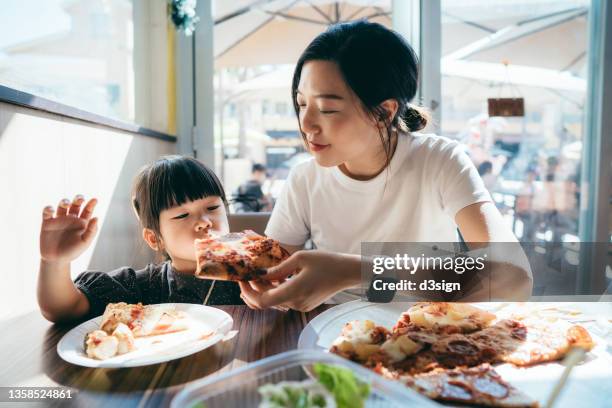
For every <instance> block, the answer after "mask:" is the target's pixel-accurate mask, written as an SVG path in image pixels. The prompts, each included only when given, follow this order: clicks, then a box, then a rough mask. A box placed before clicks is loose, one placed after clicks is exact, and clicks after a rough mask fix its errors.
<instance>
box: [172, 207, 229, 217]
mask: <svg viewBox="0 0 612 408" xmlns="http://www.w3.org/2000/svg"><path fill="white" fill-rule="evenodd" d="M219 207H221V206H220V205H212V206H210V207H206V210H207V211H215V210H216V209H218V208H219ZM187 217H189V213H184V214H180V215H177V216H176V217H172V219H173V220H180V219H183V218H187Z"/></svg>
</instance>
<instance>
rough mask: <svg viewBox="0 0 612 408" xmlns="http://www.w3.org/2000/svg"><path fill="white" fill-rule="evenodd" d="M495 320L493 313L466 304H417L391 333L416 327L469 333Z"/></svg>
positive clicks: (444, 331)
mask: <svg viewBox="0 0 612 408" xmlns="http://www.w3.org/2000/svg"><path fill="white" fill-rule="evenodd" d="M495 319H496V316H495V315H494V314H493V313H490V312H487V311H486V310H482V309H480V308H477V307H475V306H472V305H470V304H467V303H449V302H419V303H416V304H414V306H412V307H411V308H409V309H408V310H407V311H405V312H404V313H402V315H401V316H400V318H399V319H398V321H397V323H396V324H395V326H394V327H393V329H392V332H393V333H402V332H405V331H406V330H407V329H408V327H409V326H410V325H416V326H419V327H423V328H426V329H432V330H434V331H435V332H443V333H449V334H450V333H469V332H473V331H477V330H481V329H483V328H485V327H488V326H489V325H490V324H491V322H493V321H494V320H495Z"/></svg>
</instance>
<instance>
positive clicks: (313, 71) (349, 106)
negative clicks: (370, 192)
mask: <svg viewBox="0 0 612 408" xmlns="http://www.w3.org/2000/svg"><path fill="white" fill-rule="evenodd" d="M296 100H297V104H298V105H299V108H300V111H299V121H300V126H301V128H302V132H304V134H305V137H306V140H307V142H308V149H309V150H310V152H311V153H312V154H313V155H314V157H315V160H316V161H317V163H319V164H320V165H321V166H324V167H332V166H341V169H343V170H348V172H349V173H350V175H354V176H368V175H371V174H374V173H377V172H378V171H380V168H381V166H383V165H384V163H385V155H384V149H383V145H382V143H381V140H380V133H379V128H378V127H377V122H376V121H374V120H373V119H372V118H371V117H369V116H368V114H367V113H366V112H365V111H364V109H363V108H362V105H361V102H360V101H359V99H358V97H357V96H356V95H355V94H354V92H352V90H351V89H350V88H349V87H348V86H347V85H346V83H345V82H344V79H343V77H342V73H341V72H340V69H339V68H338V65H337V64H336V63H335V62H330V61H320V60H314V61H309V62H307V63H306V64H304V66H303V67H302V73H301V76H300V83H299V84H298V90H297V97H296Z"/></svg>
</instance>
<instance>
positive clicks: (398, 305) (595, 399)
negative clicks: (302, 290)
mask: <svg viewBox="0 0 612 408" xmlns="http://www.w3.org/2000/svg"><path fill="white" fill-rule="evenodd" d="M412 304H413V303H408V302H392V303H368V302H364V301H361V300H356V301H353V302H348V303H344V304H341V305H338V306H335V307H333V308H331V309H329V310H326V311H325V312H323V313H321V314H320V315H318V316H317V317H315V318H314V319H312V320H311V321H310V322H309V323H308V325H307V326H306V327H304V330H302V333H301V334H300V338H299V340H298V349H318V350H326V351H327V350H329V348H330V346H331V344H332V342H333V341H334V340H335V339H336V338H337V337H338V335H339V334H340V332H341V330H342V327H343V326H344V324H345V323H347V322H349V321H351V320H366V319H367V320H372V321H374V322H375V323H376V324H378V325H381V326H385V327H387V328H391V327H393V325H394V324H395V322H396V321H397V318H398V317H399V315H400V314H401V313H402V312H403V311H405V310H406V309H408V308H409V307H410V306H411V305H412ZM473 305H474V306H477V307H480V308H482V309H485V310H489V311H492V312H494V313H500V312H501V313H510V312H514V311H517V310H520V309H521V308H522V307H524V306H527V307H528V308H529V309H533V308H537V309H541V310H542V311H541V312H540V316H542V317H544V318H546V317H552V316H551V315H552V313H551V311H550V309H551V308H556V309H559V310H558V312H557V313H556V316H555V317H557V318H560V319H563V320H568V321H575V322H577V323H579V324H582V325H584V326H585V327H586V328H587V329H589V331H590V333H591V335H592V337H593V340H594V341H595V342H596V346H595V348H594V349H593V350H591V352H590V353H589V354H588V355H587V358H586V360H585V361H584V362H583V363H581V364H580V365H578V366H576V367H575V368H574V369H573V371H572V373H571V376H570V379H569V380H568V382H567V383H566V386H565V387H564V392H562V394H561V395H560V397H559V399H558V400H557V402H556V404H555V408H560V407H567V408H576V407H580V406H583V407H586V406H588V407H604V406H610V405H608V404H609V403H610V400H612V389H610V388H609V384H612V354H611V351H612V343H609V344H607V343H608V342H610V339H609V338H608V337H606V338H605V339H604V338H602V337H600V336H598V335H597V334H598V333H597V332H596V330H595V329H596V327H591V326H590V325H589V324H590V323H588V322H592V321H595V320H596V319H597V318H599V320H600V321H601V320H607V319H612V314H611V310H612V309H611V306H610V303H607V302H590V303H586V302H576V303H554V304H553V303H548V304H547V303H531V304H515V303H473ZM572 312H573V313H572ZM602 318H604V319H602ZM610 328H612V324H611V325H610ZM563 368H564V367H563V365H562V364H560V363H558V362H552V363H546V364H538V365H536V366H532V367H527V368H517V367H514V366H512V365H511V364H502V365H499V366H497V367H496V369H497V371H498V372H499V373H500V375H501V376H502V377H503V378H504V379H505V380H507V381H508V382H509V383H511V384H512V385H514V386H515V387H517V388H518V389H520V390H521V391H523V392H525V393H526V394H528V395H529V396H531V397H532V398H535V399H536V400H538V401H539V402H540V404H541V405H542V406H544V405H545V403H546V401H547V398H548V396H549V394H550V392H551V390H552V387H553V386H554V384H555V383H556V382H557V380H558V379H559V378H560V376H561V374H562V372H563Z"/></svg>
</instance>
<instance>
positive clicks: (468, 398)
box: [397, 364, 539, 408]
mask: <svg viewBox="0 0 612 408" xmlns="http://www.w3.org/2000/svg"><path fill="white" fill-rule="evenodd" d="M397 379H398V380H399V381H401V382H402V383H404V384H406V385H407V386H408V387H410V388H412V389H414V390H415V391H417V392H419V393H421V394H423V395H425V396H427V397H429V398H431V399H434V400H438V401H444V402H453V403H457V402H458V403H462V404H474V405H481V406H488V407H503V408H534V407H538V406H539V404H538V402H537V401H535V400H534V399H532V398H531V397H529V396H528V395H526V394H525V393H523V392H521V391H519V390H518V389H516V388H515V387H513V386H512V385H510V384H508V383H507V382H505V381H504V380H503V379H502V378H501V376H500V375H499V374H498V373H497V372H496V371H495V370H494V369H493V368H492V367H491V366H490V365H488V364H483V365H479V366H477V367H471V368H465V367H460V368H455V369H451V370H448V369H446V370H445V369H437V370H434V371H431V372H428V373H425V374H418V375H415V376H399V377H397Z"/></svg>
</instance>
